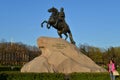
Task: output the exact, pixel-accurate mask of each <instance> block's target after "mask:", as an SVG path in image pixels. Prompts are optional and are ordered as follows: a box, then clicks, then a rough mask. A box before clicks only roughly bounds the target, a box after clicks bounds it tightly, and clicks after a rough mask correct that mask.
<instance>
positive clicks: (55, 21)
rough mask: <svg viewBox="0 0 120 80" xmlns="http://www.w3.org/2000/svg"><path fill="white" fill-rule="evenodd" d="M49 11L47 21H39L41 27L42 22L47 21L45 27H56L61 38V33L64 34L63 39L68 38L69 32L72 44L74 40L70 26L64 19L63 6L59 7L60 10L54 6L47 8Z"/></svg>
mask: <svg viewBox="0 0 120 80" xmlns="http://www.w3.org/2000/svg"><path fill="white" fill-rule="evenodd" d="M48 12H49V13H52V14H51V16H50V18H49V20H48V21H46V20H45V21H43V22H42V23H41V27H43V24H44V23H47V28H48V29H50V27H51V26H52V27H53V28H55V29H57V33H58V35H59V36H60V38H62V34H64V35H65V36H66V37H65V40H66V39H67V38H68V34H69V39H70V42H71V43H72V44H75V41H74V40H73V37H72V33H71V31H70V28H69V26H68V24H67V23H66V21H65V13H64V8H61V9H60V12H58V10H57V9H56V8H54V7H52V8H50V9H48Z"/></svg>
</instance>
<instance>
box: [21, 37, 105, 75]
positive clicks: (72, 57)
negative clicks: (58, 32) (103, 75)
mask: <svg viewBox="0 0 120 80" xmlns="http://www.w3.org/2000/svg"><path fill="white" fill-rule="evenodd" d="M37 44H38V47H39V48H40V49H41V51H42V55H40V56H38V57H36V58H34V59H33V60H32V61H30V62H28V63H27V64H25V65H24V66H23V67H22V69H21V72H37V73H42V72H50V73H54V72H59V73H73V72H105V71H106V70H105V69H103V68H101V67H100V66H98V65H97V64H95V62H93V61H92V60H91V59H90V58H89V57H87V56H86V55H84V54H83V53H81V52H80V51H79V50H78V48H77V47H76V46H75V45H73V44H71V43H69V42H67V41H65V40H64V39H61V38H49V37H40V38H38V41H37Z"/></svg>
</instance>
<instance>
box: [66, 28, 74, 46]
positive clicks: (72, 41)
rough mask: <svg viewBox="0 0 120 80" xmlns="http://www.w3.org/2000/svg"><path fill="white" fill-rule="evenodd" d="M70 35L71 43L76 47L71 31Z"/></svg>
mask: <svg viewBox="0 0 120 80" xmlns="http://www.w3.org/2000/svg"><path fill="white" fill-rule="evenodd" d="M68 34H69V38H70V41H71V43H72V44H74V45H75V41H74V40H73V37H72V33H71V31H70V29H69V30H68Z"/></svg>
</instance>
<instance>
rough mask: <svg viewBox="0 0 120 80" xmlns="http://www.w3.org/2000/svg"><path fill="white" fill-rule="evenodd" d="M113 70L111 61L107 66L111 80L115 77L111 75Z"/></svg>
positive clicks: (113, 64) (113, 66)
mask: <svg viewBox="0 0 120 80" xmlns="http://www.w3.org/2000/svg"><path fill="white" fill-rule="evenodd" d="M114 70H115V63H114V61H113V60H110V61H109V64H108V72H109V73H110V78H111V80H115V75H113V71H114Z"/></svg>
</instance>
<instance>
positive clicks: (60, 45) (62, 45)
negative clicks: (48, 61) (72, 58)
mask: <svg viewBox="0 0 120 80" xmlns="http://www.w3.org/2000/svg"><path fill="white" fill-rule="evenodd" d="M52 47H54V48H56V49H64V48H66V45H65V44H62V43H56V44H54V45H52Z"/></svg>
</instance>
